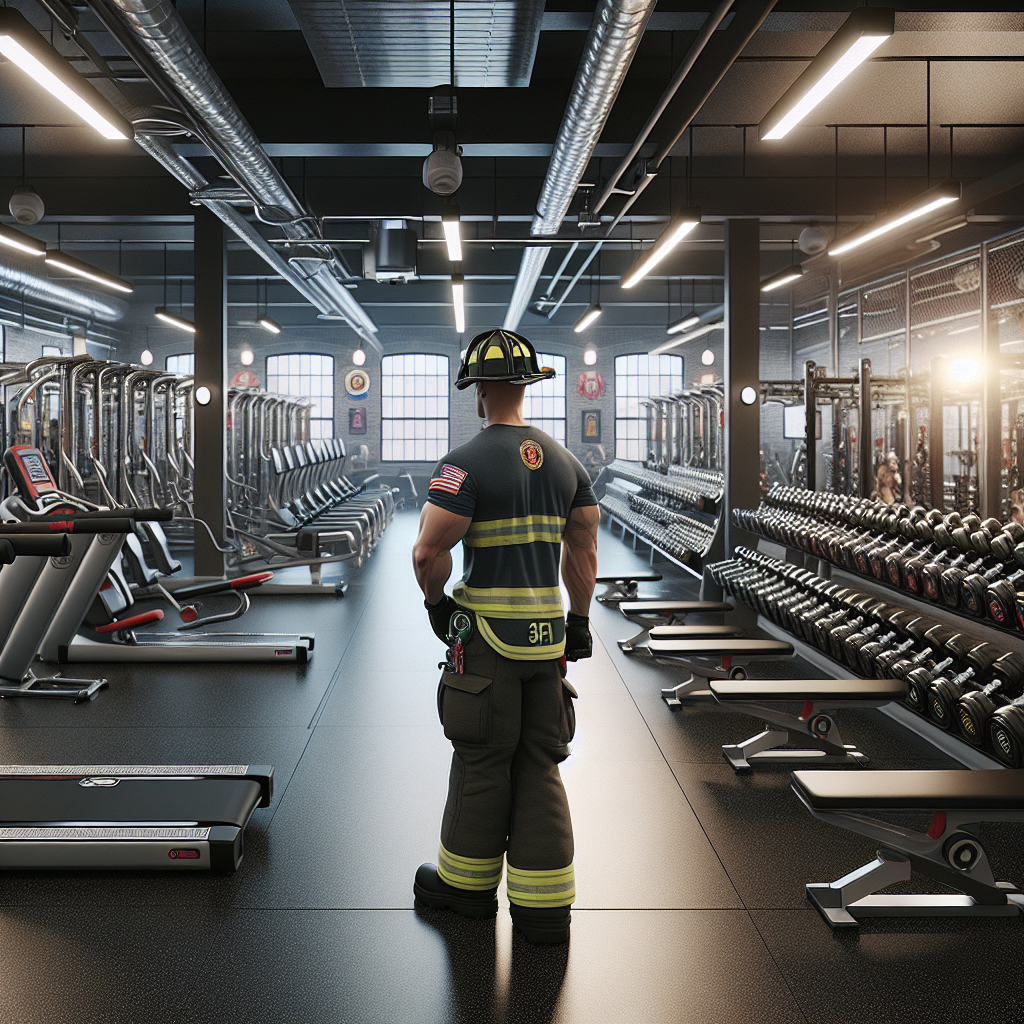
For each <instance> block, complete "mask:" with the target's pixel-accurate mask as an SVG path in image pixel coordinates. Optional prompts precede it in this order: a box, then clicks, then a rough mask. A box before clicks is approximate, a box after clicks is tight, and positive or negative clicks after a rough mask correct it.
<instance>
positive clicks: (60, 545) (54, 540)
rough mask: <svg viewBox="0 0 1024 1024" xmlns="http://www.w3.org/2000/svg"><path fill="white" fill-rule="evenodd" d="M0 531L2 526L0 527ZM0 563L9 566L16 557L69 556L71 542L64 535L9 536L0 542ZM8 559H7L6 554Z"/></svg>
mask: <svg viewBox="0 0 1024 1024" xmlns="http://www.w3.org/2000/svg"><path fill="white" fill-rule="evenodd" d="M0 529H2V526H0ZM0 551H2V552H3V555H0V563H3V564H4V565H9V564H10V563H11V562H13V561H14V559H15V558H17V557H18V555H43V556H44V557H46V558H53V557H56V556H59V555H70V554H71V541H70V540H68V535H67V534H66V533H53V534H43V535H36V536H27V537H26V536H9V537H4V538H3V539H2V540H0ZM8 551H9V552H10V557H9V558H8V557H7V552H8Z"/></svg>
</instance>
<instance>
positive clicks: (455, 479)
mask: <svg viewBox="0 0 1024 1024" xmlns="http://www.w3.org/2000/svg"><path fill="white" fill-rule="evenodd" d="M466 475H467V474H466V471H465V470H464V469H459V467H458V466H449V465H448V463H447V462H446V463H445V464H444V465H443V466H442V467H441V475H440V476H439V477H436V478H435V479H433V480H431V481H430V485H429V486H428V487H427V490H428V491H444V493H445V494H458V493H459V488H460V487H461V486H462V481H463V480H465V479H466Z"/></svg>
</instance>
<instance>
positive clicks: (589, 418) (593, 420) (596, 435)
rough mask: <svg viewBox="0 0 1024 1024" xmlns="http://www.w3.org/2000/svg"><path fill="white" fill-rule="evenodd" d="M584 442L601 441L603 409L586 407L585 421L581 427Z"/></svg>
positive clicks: (596, 442)
mask: <svg viewBox="0 0 1024 1024" xmlns="http://www.w3.org/2000/svg"><path fill="white" fill-rule="evenodd" d="M580 432H581V437H582V440H583V443H584V444H600V443H601V410H600V409H584V410H583V423H582V426H581V428H580Z"/></svg>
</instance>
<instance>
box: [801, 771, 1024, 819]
mask: <svg viewBox="0 0 1024 1024" xmlns="http://www.w3.org/2000/svg"><path fill="white" fill-rule="evenodd" d="M793 789H794V790H795V791H796V793H797V795H798V796H800V797H801V798H803V799H804V800H805V801H806V803H807V804H808V806H810V807H812V808H814V809H815V810H817V811H839V810H842V811H854V810H857V811H953V810H975V809H978V810H990V811H1024V768H1012V769H1003V770H998V771H982V770H977V769H975V770H973V771H972V770H969V769H967V770H962V771H961V770H957V769H953V770H943V771H892V772H871V773H869V774H868V773H865V774H864V775H861V774H850V773H848V772H811V771H807V772H793Z"/></svg>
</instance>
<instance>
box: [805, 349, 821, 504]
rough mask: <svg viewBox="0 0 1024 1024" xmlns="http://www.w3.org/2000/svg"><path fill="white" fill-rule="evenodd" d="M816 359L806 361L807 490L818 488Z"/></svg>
mask: <svg viewBox="0 0 1024 1024" xmlns="http://www.w3.org/2000/svg"><path fill="white" fill-rule="evenodd" d="M814 365H815V364H814V360H813V359H808V360H807V362H806V363H804V447H805V448H806V449H807V490H809V491H815V490H817V489H818V446H817V438H818V429H817V428H818V415H817V412H818V400H817V398H816V397H815V395H814Z"/></svg>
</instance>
